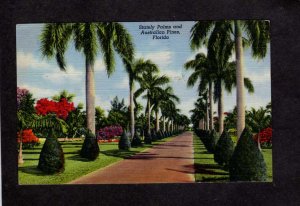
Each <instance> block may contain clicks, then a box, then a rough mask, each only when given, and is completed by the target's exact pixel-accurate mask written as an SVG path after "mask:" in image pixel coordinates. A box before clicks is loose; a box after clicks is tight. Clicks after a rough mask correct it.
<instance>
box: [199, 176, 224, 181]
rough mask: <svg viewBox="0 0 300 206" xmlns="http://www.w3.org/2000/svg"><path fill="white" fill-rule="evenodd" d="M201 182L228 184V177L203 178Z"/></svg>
mask: <svg viewBox="0 0 300 206" xmlns="http://www.w3.org/2000/svg"><path fill="white" fill-rule="evenodd" d="M201 182H229V177H228V176H220V177H203V178H202V180H201Z"/></svg>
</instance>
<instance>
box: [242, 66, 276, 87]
mask: <svg viewBox="0 0 300 206" xmlns="http://www.w3.org/2000/svg"><path fill="white" fill-rule="evenodd" d="M245 77H248V78H249V79H251V81H252V82H253V83H260V84H261V83H269V82H270V81H271V73H270V69H265V68H257V69H251V70H250V71H249V69H248V70H246V74H245Z"/></svg>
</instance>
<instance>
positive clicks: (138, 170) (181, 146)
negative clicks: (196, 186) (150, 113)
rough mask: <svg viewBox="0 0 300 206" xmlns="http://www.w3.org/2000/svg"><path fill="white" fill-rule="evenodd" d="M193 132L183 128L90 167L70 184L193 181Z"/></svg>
mask: <svg viewBox="0 0 300 206" xmlns="http://www.w3.org/2000/svg"><path fill="white" fill-rule="evenodd" d="M194 181H195V179H194V158H193V135H192V132H185V133H183V134H181V135H179V136H177V137H174V138H173V139H172V140H171V141H169V142H166V143H163V144H160V145H157V146H154V147H152V148H151V149H148V150H146V151H144V152H141V153H138V154H136V155H134V156H132V157H131V158H129V159H125V160H122V161H120V162H117V163H116V164H113V165H110V166H108V167H105V168H102V169H100V170H97V171H94V172H92V173H90V174H87V175H85V176H82V177H80V178H79V179H76V180H74V181H72V182H70V184H134V183H189V182H194Z"/></svg>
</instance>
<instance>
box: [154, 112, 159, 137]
mask: <svg viewBox="0 0 300 206" xmlns="http://www.w3.org/2000/svg"><path fill="white" fill-rule="evenodd" d="M155 118H156V132H158V131H159V119H158V110H157V111H155Z"/></svg>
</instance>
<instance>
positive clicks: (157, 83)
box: [136, 60, 170, 134]
mask: <svg viewBox="0 0 300 206" xmlns="http://www.w3.org/2000/svg"><path fill="white" fill-rule="evenodd" d="M143 68H144V70H143V73H142V74H141V78H140V82H139V83H140V88H139V89H138V90H137V91H136V95H137V97H138V96H140V95H141V94H142V93H143V92H146V94H145V95H144V98H146V99H147V108H146V109H147V113H148V134H150V133H151V120H150V119H151V111H152V107H153V102H152V100H153V99H154V94H155V93H159V92H163V89H162V86H164V85H165V84H167V83H169V82H170V79H169V78H168V77H166V76H165V75H163V76H159V75H158V71H159V69H158V67H157V66H156V65H155V64H154V63H152V62H151V61H150V60H148V63H147V65H145V66H144V67H143Z"/></svg>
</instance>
